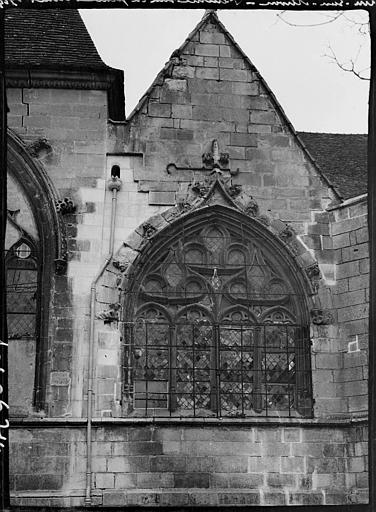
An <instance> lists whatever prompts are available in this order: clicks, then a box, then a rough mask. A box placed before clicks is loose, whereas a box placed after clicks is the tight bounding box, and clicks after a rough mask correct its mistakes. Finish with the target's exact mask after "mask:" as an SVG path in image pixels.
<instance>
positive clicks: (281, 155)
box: [109, 18, 334, 234]
mask: <svg viewBox="0 0 376 512" xmlns="http://www.w3.org/2000/svg"><path fill="white" fill-rule="evenodd" d="M173 55H174V56H173V57H171V59H170V61H169V63H168V64H167V65H166V67H165V69H164V71H163V72H162V73H160V75H159V76H158V78H157V80H156V81H155V82H154V85H153V87H152V88H151V89H150V91H149V94H148V95H147V96H146V97H145V99H144V100H142V101H141V102H140V104H139V106H138V107H137V109H136V111H135V112H134V114H133V115H131V117H130V119H129V120H128V122H127V123H126V125H125V126H119V125H116V126H112V127H111V129H110V139H111V140H110V143H109V151H114V152H122V151H123V152H124V151H125V152H137V153H139V154H142V155H143V162H144V165H143V167H140V168H138V169H137V170H136V171H135V174H134V178H135V180H136V181H137V182H138V186H139V190H140V191H142V192H146V193H148V200H149V204H151V205H172V204H175V202H176V193H178V192H179V191H180V190H181V189H182V188H183V189H184V186H186V185H187V183H190V182H192V180H194V179H202V178H203V176H205V175H206V176H207V175H208V174H209V172H210V171H209V172H208V171H206V172H200V169H202V167H203V161H202V155H203V154H204V153H206V152H210V151H212V148H211V144H212V141H213V140H214V139H216V140H218V144H219V150H220V152H224V153H228V154H229V159H230V161H229V164H228V167H229V168H230V169H231V171H232V173H233V174H234V176H233V182H234V183H237V184H242V185H245V186H247V187H248V190H249V192H250V193H251V194H252V195H253V197H254V198H255V199H256V201H258V203H259V206H260V210H261V212H262V213H264V214H268V215H270V216H271V217H273V218H275V217H276V218H280V219H281V220H283V221H286V222H289V223H291V224H292V225H293V226H294V228H296V229H297V231H298V232H299V233H302V234H303V233H304V229H305V227H304V225H305V223H307V222H308V223H310V222H312V217H311V211H312V210H316V211H317V210H318V211H321V210H323V209H324V208H325V206H326V205H327V204H328V203H329V202H330V201H331V200H332V199H333V197H334V196H333V193H332V192H331V191H330V189H328V186H327V185H326V184H325V182H323V181H321V180H320V178H319V175H318V173H317V171H316V170H315V169H314V166H313V164H312V163H311V161H310V160H309V158H308V156H307V155H306V154H305V153H304V152H303V150H302V148H301V146H300V145H299V144H298V142H297V139H296V138H295V136H294V135H293V133H292V131H291V129H290V127H289V126H288V124H287V122H286V120H285V118H284V117H283V115H282V113H281V111H280V110H279V109H278V107H277V106H276V103H275V101H274V99H273V97H272V94H271V93H270V91H268V90H267V88H266V86H265V84H264V82H263V81H262V79H261V78H260V76H259V74H258V72H257V71H256V70H255V69H254V67H253V65H252V64H251V63H250V62H249V61H247V60H246V59H245V58H244V56H243V55H242V54H241V53H240V51H239V49H238V48H237V47H236V46H234V43H233V41H232V40H231V38H230V37H229V35H228V34H227V33H226V32H225V30H224V29H223V28H221V27H220V26H219V25H218V22H215V21H214V20H213V18H209V19H208V20H207V22H206V23H205V24H204V25H203V26H202V27H201V29H200V30H199V31H197V32H196V33H194V35H191V36H190V39H189V42H187V43H186V44H185V46H184V47H183V48H182V49H180V50H177V51H176V52H174V54H173ZM167 167H168V169H167ZM225 167H226V166H225ZM236 173H238V174H236ZM235 174H236V175H235Z"/></svg>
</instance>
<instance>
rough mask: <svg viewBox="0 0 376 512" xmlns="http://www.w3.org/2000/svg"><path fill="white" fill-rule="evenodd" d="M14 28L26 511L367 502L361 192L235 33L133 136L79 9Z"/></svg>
mask: <svg viewBox="0 0 376 512" xmlns="http://www.w3.org/2000/svg"><path fill="white" fill-rule="evenodd" d="M7 16H8V18H7V22H6V23H7V66H8V70H7V84H8V91H7V100H8V106H9V114H8V127H9V150H8V175H9V185H8V187H9V190H8V227H7V240H6V250H7V279H8V281H7V290H8V331H9V368H10V371H9V375H10V377H9V380H10V382H9V386H10V406H11V409H10V416H11V428H10V440H11V456H10V462H11V498H12V503H13V505H15V506H24V507H29V509H31V508H32V507H38V506H45V507H67V508H69V507H73V506H77V507H81V506H82V507H83V506H84V505H92V506H98V507H125V506H134V505H141V506H145V507H150V506H157V507H163V506H179V507H184V506H198V507H204V506H210V505H215V506H225V505H226V506H234V505H254V506H265V508H266V507H268V506H272V505H277V506H281V507H283V506H286V507H287V506H289V505H307V506H308V505H345V504H346V505H347V504H350V505H351V504H361V503H367V479H368V474H367V352H366V347H367V333H368V316H367V315H368V311H367V307H368V278H369V274H368V272H369V269H368V244H367V242H368V233H367V216H366V214H367V208H366V206H367V205H366V195H365V194H363V195H359V192H362V190H361V188H360V186H361V185H360V182H359V183H358V186H357V187H351V186H350V187H348V188H349V189H350V192H349V193H346V194H343V192H342V191H341V186H339V187H338V186H335V185H333V184H332V182H331V180H330V179H329V178H330V177H331V176H330V170H329V171H328V172H325V173H324V172H323V170H322V169H323V168H324V167H325V166H321V165H320V166H319V165H318V163H317V161H320V158H322V152H321V156H320V154H318V155H314V154H313V149H314V147H317V145H316V146H312V150H311V152H310V151H308V149H307V147H309V144H310V142H311V143H312V140H313V138H312V137H310V134H301V135H298V134H297V133H296V132H295V130H294V128H293V127H292V125H291V123H290V122H289V121H288V119H287V117H286V115H285V114H284V112H283V110H282V108H281V106H280V105H279V103H278V102H277V100H276V98H275V97H274V95H273V93H272V91H271V90H270V89H269V88H268V86H267V84H266V83H265V81H264V80H263V78H262V77H261V75H260V74H259V72H258V71H257V70H256V69H255V67H254V65H253V64H252V62H251V61H250V60H249V59H248V57H247V56H246V55H245V54H244V53H243V52H242V50H241V49H240V48H239V46H238V45H237V44H236V42H235V41H234V40H233V38H232V36H231V35H230V34H229V33H228V31H227V30H226V28H225V27H224V26H223V25H222V23H221V22H220V20H219V19H218V16H217V14H216V13H215V12H211V11H208V12H207V13H206V14H205V16H204V17H203V19H202V20H201V22H200V23H199V24H198V25H197V27H196V28H195V29H194V30H193V32H192V33H191V34H190V35H189V36H188V38H187V39H186V41H185V42H184V43H183V45H182V46H181V47H180V48H179V49H178V50H176V51H175V52H174V53H173V54H172V56H171V57H170V59H169V61H168V62H167V63H166V65H165V67H164V68H163V70H162V71H161V72H160V73H159V75H158V76H157V78H156V80H155V81H154V82H153V84H152V85H151V87H150V88H149V89H148V91H147V92H146V94H145V95H144V96H143V98H142V99H141V100H140V102H139V104H138V105H137V107H136V108H135V110H134V111H133V112H132V113H131V115H130V116H129V117H128V118H127V119H125V116H124V95H123V77H122V73H121V72H119V71H117V70H114V69H111V68H109V67H108V66H106V65H105V64H103V62H102V61H101V60H100V58H99V56H98V54H97V53H96V50H95V48H94V45H93V43H92V42H91V40H90V38H89V36H88V34H87V32H86V29H85V27H84V25H83V23H82V21H81V19H80V17H79V14H78V12H77V11H71V10H61V11H59V10H56V11H55V10H47V11H38V12H35V11H32V10H29V11H26V12H22V11H21V12H20V10H17V9H13V10H10V11H9V12H8V15H7ZM22 20H24V21H22ZM25 20H26V21H27V26H28V30H29V32H30V33H29V35H28V37H29V39H28V40H27V41H28V44H26V42H25V41H23V40H22V34H21V32H22V30H21V29H20V28H19V27H20V26H21V27H22V23H24V24H25V26H26V21H25ZM42 25H44V26H45V27H49V28H46V29H45V33H44V39H41V38H40V34H39V35H38V31H39V32H40V30H41V29H40V27H41V26H42ZM17 27H18V28H17ZM24 28H25V27H24ZM32 28H33V31H34V36H33V34H32V33H31V32H32V30H31V29H32ZM17 30H21V32H20V34H18V33H17ZM68 31H69V40H68V39H67V33H68ZM33 37H35V41H36V40H38V41H39V43H38V44H39V46H38V44H37V43H36V42H35V41H34V39H33ZM64 37H65V39H64ZM40 41H42V42H40ZM43 41H44V42H43ZM23 44H24V46H22V45H23ZM75 45H77V46H76V47H75ZM20 48H22V50H23V52H21V51H19V49H20ZM83 49H84V50H83ZM28 51H30V52H31V53H30V55H29V54H28V53H27V52H28ZM23 59H24V60H23ZM311 135H314V134H311ZM349 140H350V139H349ZM327 141H328V144H329V138H328V139H327ZM305 144H306V145H305ZM314 157H315V158H317V161H316V160H315V158H314ZM334 157H335V155H334V153H333V160H334V159H335V158H334ZM329 165H330V163H329ZM350 172H351V171H350ZM332 181H333V183H337V182H338V183H339V185H340V184H341V176H338V175H337V176H334V178H333V180H332ZM344 195H345V196H346V197H343V196H344Z"/></svg>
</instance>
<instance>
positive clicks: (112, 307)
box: [96, 303, 121, 324]
mask: <svg viewBox="0 0 376 512" xmlns="http://www.w3.org/2000/svg"><path fill="white" fill-rule="evenodd" d="M120 309H121V304H119V303H115V304H109V309H105V310H103V311H100V312H99V313H97V314H96V318H97V319H98V320H104V323H105V324H110V323H111V322H118V321H119V314H120Z"/></svg>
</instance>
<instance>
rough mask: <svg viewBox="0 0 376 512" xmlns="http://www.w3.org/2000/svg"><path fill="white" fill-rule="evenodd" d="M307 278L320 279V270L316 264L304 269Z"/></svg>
mask: <svg viewBox="0 0 376 512" xmlns="http://www.w3.org/2000/svg"><path fill="white" fill-rule="evenodd" d="M305 271H306V273H307V276H308V277H309V278H310V279H319V278H320V268H319V265H318V263H313V264H312V265H310V266H309V267H306V269H305Z"/></svg>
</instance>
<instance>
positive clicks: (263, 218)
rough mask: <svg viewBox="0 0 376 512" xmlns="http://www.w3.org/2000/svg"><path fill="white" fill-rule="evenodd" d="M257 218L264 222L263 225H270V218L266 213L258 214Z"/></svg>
mask: <svg viewBox="0 0 376 512" xmlns="http://www.w3.org/2000/svg"><path fill="white" fill-rule="evenodd" d="M258 220H259V221H260V222H262V224H264V226H270V219H269V217H268V216H267V215H265V214H262V215H259V216H258Z"/></svg>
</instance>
